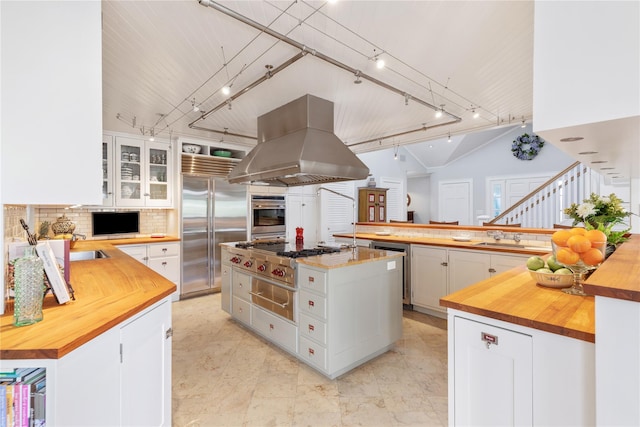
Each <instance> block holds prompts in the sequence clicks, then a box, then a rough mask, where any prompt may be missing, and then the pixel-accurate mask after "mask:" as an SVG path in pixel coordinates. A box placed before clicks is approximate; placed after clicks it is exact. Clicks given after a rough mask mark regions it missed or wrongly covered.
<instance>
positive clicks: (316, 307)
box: [298, 290, 327, 319]
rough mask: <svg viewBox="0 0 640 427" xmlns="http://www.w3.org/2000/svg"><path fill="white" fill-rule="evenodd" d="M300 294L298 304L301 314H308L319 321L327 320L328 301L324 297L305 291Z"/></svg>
mask: <svg viewBox="0 0 640 427" xmlns="http://www.w3.org/2000/svg"><path fill="white" fill-rule="evenodd" d="M299 292H300V296H299V298H298V303H299V307H300V312H301V313H307V314H310V315H312V316H316V317H318V318H319V319H326V318H327V300H326V299H325V298H324V297H321V296H319V295H316V294H313V293H311V292H307V291H305V290H300V291H299Z"/></svg>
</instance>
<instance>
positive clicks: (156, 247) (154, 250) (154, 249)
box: [149, 242, 180, 258]
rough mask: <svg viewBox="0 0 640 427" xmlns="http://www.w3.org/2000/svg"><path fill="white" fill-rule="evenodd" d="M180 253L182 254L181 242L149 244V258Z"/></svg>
mask: <svg viewBox="0 0 640 427" xmlns="http://www.w3.org/2000/svg"><path fill="white" fill-rule="evenodd" d="M178 255H180V243H177V242H176V243H153V244H149V258H156V257H165V256H178Z"/></svg>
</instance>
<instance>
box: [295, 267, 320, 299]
mask: <svg viewBox="0 0 640 427" xmlns="http://www.w3.org/2000/svg"><path fill="white" fill-rule="evenodd" d="M298 285H299V286H300V287H301V288H303V289H312V290H314V291H316V292H319V293H321V294H323V295H324V294H326V293H327V274H326V273H324V272H321V271H315V270H311V269H308V268H304V267H302V266H300V267H299V268H298Z"/></svg>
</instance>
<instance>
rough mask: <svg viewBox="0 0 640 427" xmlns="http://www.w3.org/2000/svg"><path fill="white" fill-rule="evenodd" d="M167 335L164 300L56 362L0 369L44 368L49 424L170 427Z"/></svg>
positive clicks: (11, 363) (16, 363) (4, 364)
mask: <svg viewBox="0 0 640 427" xmlns="http://www.w3.org/2000/svg"><path fill="white" fill-rule="evenodd" d="M171 333H172V330H171V301H170V298H169V297H167V298H165V299H163V300H161V301H159V302H157V303H156V304H154V305H153V306H151V307H149V308H147V309H146V310H144V311H142V312H141V313H139V314H137V315H135V316H133V317H132V318H131V319H129V320H127V321H125V322H123V323H121V324H120V325H117V326H115V327H113V328H111V329H109V330H108V331H106V332H104V333H103V334H101V335H99V336H98V337H96V338H94V339H92V340H91V341H89V342H88V343H86V344H84V345H82V346H81V347H79V348H77V349H76V350H74V351H72V352H71V353H69V354H67V355H65V356H64V357H62V358H60V359H29V360H1V361H0V368H2V369H7V368H16V367H45V368H46V378H47V386H46V424H47V425H52V426H83V427H84V426H133V425H136V426H143V425H145V426H170V425H171V346H172V339H171Z"/></svg>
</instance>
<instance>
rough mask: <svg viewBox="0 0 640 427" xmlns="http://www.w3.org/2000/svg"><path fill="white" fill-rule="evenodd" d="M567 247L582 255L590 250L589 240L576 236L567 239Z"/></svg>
mask: <svg viewBox="0 0 640 427" xmlns="http://www.w3.org/2000/svg"><path fill="white" fill-rule="evenodd" d="M567 246H568V247H569V248H570V249H571V250H572V251H574V252H578V253H580V254H581V253H583V252H587V251H588V250H589V249H591V240H589V239H587V238H586V237H585V236H580V235H578V234H576V235H573V236H571V237H569V240H567Z"/></svg>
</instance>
